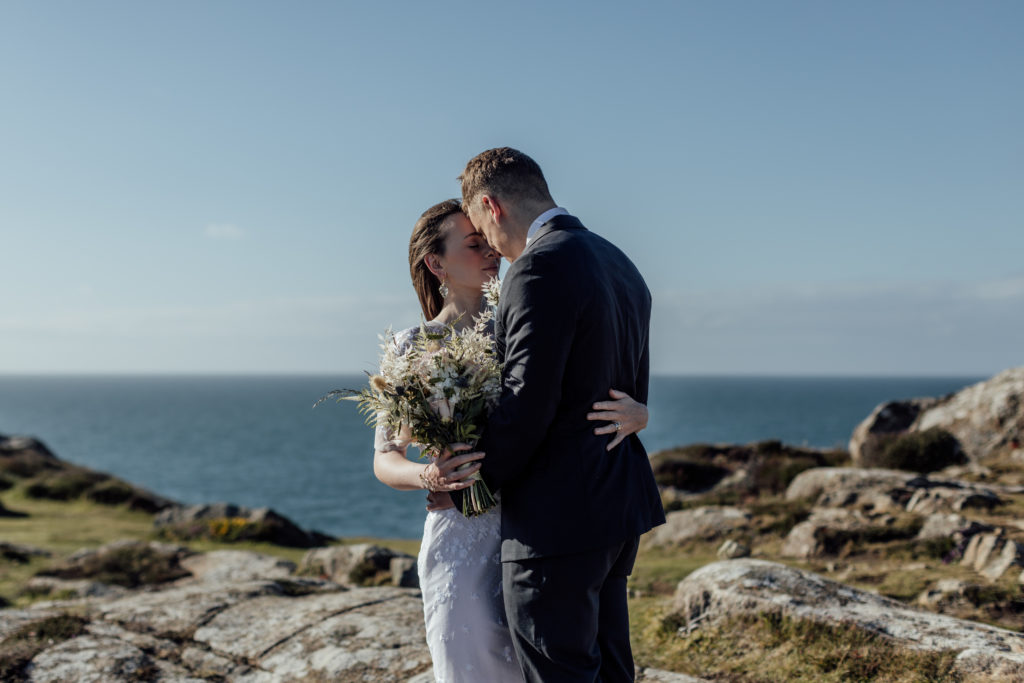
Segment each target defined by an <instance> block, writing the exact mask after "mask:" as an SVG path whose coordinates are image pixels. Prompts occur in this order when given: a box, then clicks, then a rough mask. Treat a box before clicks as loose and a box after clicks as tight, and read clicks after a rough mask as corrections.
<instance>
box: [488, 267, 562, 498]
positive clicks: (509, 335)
mask: <svg viewBox="0 0 1024 683" xmlns="http://www.w3.org/2000/svg"><path fill="white" fill-rule="evenodd" d="M523 265H524V267H523V268H522V270H519V271H518V272H516V273H515V274H514V275H512V276H511V279H510V281H509V282H508V286H507V288H506V291H503V292H502V298H503V301H502V304H503V305H502V309H503V311H502V313H503V316H502V320H503V322H504V327H505V366H504V370H503V372H502V384H503V386H502V394H501V399H500V400H499V402H498V405H497V406H496V407H495V409H494V410H493V411H492V412H491V414H490V416H489V417H488V419H487V427H486V430H485V431H484V434H483V438H482V439H481V442H480V450H482V451H484V452H485V453H486V457H485V458H484V460H483V466H482V467H481V473H482V476H483V478H484V481H486V482H487V484H488V485H489V486H490V487H491V490H497V489H500V488H501V487H502V486H504V485H505V484H506V483H507V482H509V481H512V480H514V479H515V478H517V477H518V476H519V475H520V474H521V473H522V472H523V471H524V470H525V469H527V468H528V467H529V465H530V462H531V461H532V460H533V458H534V456H535V454H536V452H537V448H538V446H539V445H540V443H541V441H542V440H543V439H544V436H545V435H546V433H547V431H548V429H549V428H550V426H551V424H552V422H553V421H554V418H555V415H556V412H557V410H558V405H559V401H560V399H561V393H562V378H563V375H564V372H565V364H566V360H567V358H568V356H569V351H570V349H571V348H572V345H573V341H574V337H575V333H576V315H577V312H578V311H579V310H580V303H581V302H580V301H578V297H579V296H580V295H579V293H578V292H579V289H578V283H574V282H572V281H570V280H569V279H568V278H567V277H565V273H566V272H567V271H568V270H569V269H568V268H565V267H562V266H560V265H559V264H558V263H557V262H555V261H554V259H553V258H551V257H550V256H545V255H535V254H531V255H530V256H529V261H528V262H527V263H525V264H523Z"/></svg>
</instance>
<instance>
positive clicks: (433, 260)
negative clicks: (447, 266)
mask: <svg viewBox="0 0 1024 683" xmlns="http://www.w3.org/2000/svg"><path fill="white" fill-rule="evenodd" d="M423 262H424V263H425V264H427V270H429V271H430V272H431V273H433V274H434V277H436V278H437V279H438V280H440V279H442V278H444V266H442V265H441V259H439V258H438V257H437V254H427V256H426V258H424V259H423Z"/></svg>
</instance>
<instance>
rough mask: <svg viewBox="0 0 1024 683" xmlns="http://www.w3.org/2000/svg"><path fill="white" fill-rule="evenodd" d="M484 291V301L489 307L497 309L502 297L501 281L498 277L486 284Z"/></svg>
mask: <svg viewBox="0 0 1024 683" xmlns="http://www.w3.org/2000/svg"><path fill="white" fill-rule="evenodd" d="M483 290H484V300H486V301H487V305H488V306H490V307H492V308H497V307H498V299H499V298H500V297H501V280H499V279H498V278H496V277H492V278H491V279H490V280H488V281H487V282H485V283H484V286H483Z"/></svg>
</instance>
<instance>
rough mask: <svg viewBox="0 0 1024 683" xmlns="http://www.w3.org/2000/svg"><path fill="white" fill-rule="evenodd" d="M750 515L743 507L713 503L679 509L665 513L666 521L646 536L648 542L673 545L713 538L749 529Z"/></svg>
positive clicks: (651, 545)
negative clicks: (689, 508) (688, 508)
mask: <svg viewBox="0 0 1024 683" xmlns="http://www.w3.org/2000/svg"><path fill="white" fill-rule="evenodd" d="M749 524H750V515H749V514H748V513H746V512H744V511H743V510H740V509H739V508H734V507H723V506H714V505H709V506H706V507H699V508H693V509H691V510H676V511H675V512H670V513H668V514H667V515H666V516H665V523H664V524H662V525H661V526H657V527H655V528H654V529H652V530H651V531H649V532H648V533H647V534H646V535H645V536H644V545H645V546H646V547H653V546H671V545H679V544H681V543H685V542H686V541H689V540H691V539H703V540H713V539H716V538H720V537H722V536H724V535H726V534H728V533H730V532H733V531H738V530H741V529H744V528H746V527H747V526H748V525H749Z"/></svg>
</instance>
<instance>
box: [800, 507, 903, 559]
mask: <svg viewBox="0 0 1024 683" xmlns="http://www.w3.org/2000/svg"><path fill="white" fill-rule="evenodd" d="M919 530H920V523H919V522H917V520H916V519H915V518H913V517H912V516H909V515H901V516H899V517H896V516H893V515H889V514H882V515H879V514H874V515H869V514H866V513H864V512H861V511H859V510H845V509H842V508H819V509H816V510H814V511H813V512H812V513H811V516H810V517H809V518H807V519H806V520H804V521H803V522H800V523H799V524H797V525H796V526H794V527H793V528H792V529H791V530H790V531H789V533H788V534H787V535H786V540H785V541H784V542H783V545H782V550H781V551H780V552H781V554H782V556H783V557H791V558H796V559H810V558H813V557H823V556H826V555H840V556H842V555H846V554H847V553H850V552H852V551H853V550H854V549H855V548H856V547H857V546H860V545H862V544H864V543H868V542H877V541H889V540H894V539H904V538H912V537H913V536H915V535H916V534H917V533H918V531H919Z"/></svg>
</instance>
